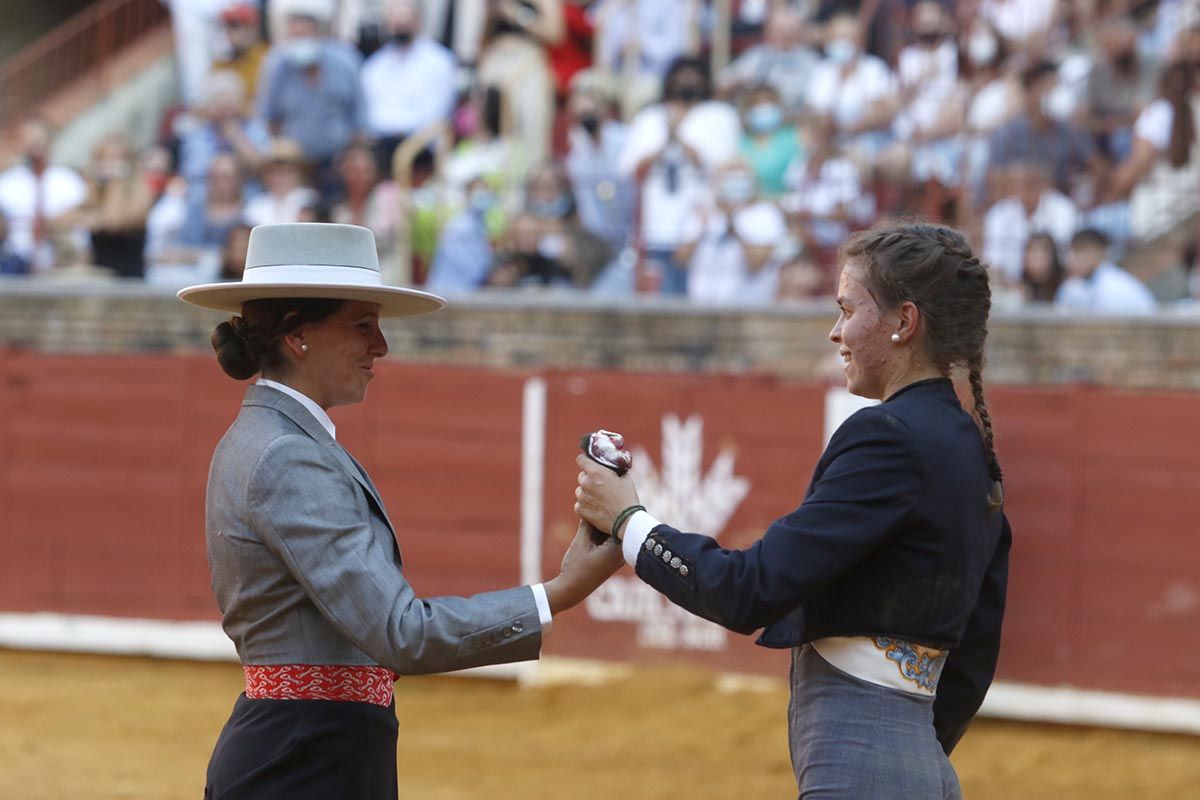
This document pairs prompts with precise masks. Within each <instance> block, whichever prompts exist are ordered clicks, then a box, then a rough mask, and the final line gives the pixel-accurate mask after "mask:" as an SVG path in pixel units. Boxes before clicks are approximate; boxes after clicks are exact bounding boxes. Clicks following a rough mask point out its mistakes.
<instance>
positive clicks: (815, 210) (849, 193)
mask: <svg viewBox="0 0 1200 800" xmlns="http://www.w3.org/2000/svg"><path fill="white" fill-rule="evenodd" d="M806 133H807V139H808V143H809V146H808V155H807V157H806V158H804V159H803V160H798V161H797V162H796V163H795V164H794V165H793V166H792V168H791V169H789V170H788V175H787V184H788V194H787V195H786V196H785V197H784V198H783V200H782V201H781V206H782V207H783V209H784V211H786V212H787V214H788V217H789V218H790V220H791V222H792V225H793V227H794V229H795V231H796V233H797V235H798V237H799V238H800V240H801V242H802V244H803V246H804V249H805V250H806V251H807V252H809V253H811V254H812V256H813V257H814V258H817V259H821V260H823V261H829V260H831V258H832V256H833V254H834V253H835V252H836V250H837V248H838V247H839V246H841V243H842V242H843V241H845V239H846V237H847V236H848V235H849V234H850V232H851V230H853V229H856V228H861V227H864V226H865V225H866V224H867V223H868V222H869V221H870V220H871V219H872V218H873V217H874V213H875V199H874V197H873V196H872V195H871V193H870V192H868V191H866V190H865V189H864V187H863V181H862V175H861V173H860V172H859V168H858V165H857V164H855V163H854V161H853V160H852V159H850V158H849V157H847V156H846V155H845V154H844V153H843V152H842V149H841V148H840V147H839V146H838V143H837V138H836V136H835V133H834V123H833V121H832V120H830V119H818V120H815V121H814V122H813V123H812V125H811V126H810V127H809V128H808V130H807V131H806Z"/></svg>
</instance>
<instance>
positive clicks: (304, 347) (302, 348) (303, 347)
mask: <svg viewBox="0 0 1200 800" xmlns="http://www.w3.org/2000/svg"><path fill="white" fill-rule="evenodd" d="M300 349H301V350H303V351H304V352H305V353H307V352H308V345H306V344H302V345H300Z"/></svg>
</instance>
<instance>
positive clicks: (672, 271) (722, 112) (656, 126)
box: [617, 58, 742, 294]
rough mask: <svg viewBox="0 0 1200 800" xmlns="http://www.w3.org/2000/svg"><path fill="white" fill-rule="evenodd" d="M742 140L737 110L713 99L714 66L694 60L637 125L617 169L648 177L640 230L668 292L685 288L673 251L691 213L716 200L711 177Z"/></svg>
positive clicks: (674, 71)
mask: <svg viewBox="0 0 1200 800" xmlns="http://www.w3.org/2000/svg"><path fill="white" fill-rule="evenodd" d="M741 139H742V123H741V119H740V118H739V117H738V113H737V109H735V108H734V107H733V106H731V105H729V104H728V103H724V102H721V101H718V100H713V99H712V87H711V82H710V80H709V75H708V68H707V65H706V64H705V63H704V62H703V61H701V60H699V59H695V58H681V59H679V60H677V61H676V62H675V63H674V64H672V65H671V69H670V70H668V71H667V76H666V78H665V79H664V80H663V102H662V103H658V104H655V105H652V106H649V107H647V108H645V109H643V110H642V111H640V112H639V113H638V115H637V116H636V117H634V118H633V121H632V122H631V123H630V126H629V135H628V137H627V138H626V140H625V146H624V147H623V148H622V150H621V157H620V160H619V162H618V166H617V168H618V171H619V174H620V175H622V176H625V177H632V178H634V179H635V180H637V181H639V182H640V183H641V214H640V218H639V220H638V225H639V228H640V231H639V232H640V235H641V240H642V244H643V248H644V250H645V253H646V257H647V260H648V261H649V262H650V263H651V264H653V265H654V268H655V269H656V270H658V271H661V277H662V281H661V290H662V292H663V293H664V294H682V293H683V292H684V291H685V287H686V281H685V274H684V271H683V269H682V266H681V265H680V264H678V263H677V262H675V260H674V258H673V254H674V251H675V249H676V248H678V247H679V246H680V245H682V244H685V243H686V237H685V233H686V229H685V226H686V224H687V221H688V219H689V218H690V217H691V216H692V215H693V214H694V213H695V212H696V211H697V209H698V208H700V207H702V206H704V205H706V204H709V203H711V192H710V189H709V187H708V176H709V175H710V174H711V172H712V170H715V169H716V168H717V167H718V166H720V165H722V164H724V163H726V162H728V161H731V160H732V159H734V158H736V157H737V155H738V150H739V148H740V146H741Z"/></svg>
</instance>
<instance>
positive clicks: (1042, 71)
mask: <svg viewBox="0 0 1200 800" xmlns="http://www.w3.org/2000/svg"><path fill="white" fill-rule="evenodd" d="M1057 74H1058V65H1057V64H1055V63H1054V62H1053V61H1038V62H1035V63H1033V64H1031V65H1029V66H1028V67H1026V68H1025V69H1024V70H1022V72H1021V86H1022V88H1024V89H1025V91H1029V90H1030V89H1032V88H1033V87H1034V86H1035V85H1036V84H1037V83H1038V82H1039V81H1041V80H1042V79H1043V78H1045V77H1046V76H1048V75H1057Z"/></svg>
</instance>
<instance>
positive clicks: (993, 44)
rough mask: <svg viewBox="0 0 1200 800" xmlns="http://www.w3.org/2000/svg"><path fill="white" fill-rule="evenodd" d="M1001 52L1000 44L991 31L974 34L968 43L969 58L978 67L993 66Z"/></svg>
mask: <svg viewBox="0 0 1200 800" xmlns="http://www.w3.org/2000/svg"><path fill="white" fill-rule="evenodd" d="M999 51H1000V43H999V42H997V41H996V37H995V35H994V34H993V33H992V32H991V31H980V32H978V33H973V34H971V38H970V40H969V41H968V42H967V57H968V58H970V59H971V63H972V64H974V65H975V66H977V67H983V66H987V65H988V64H991V63H992V60H993V59H995V58H996V53H998V52H999Z"/></svg>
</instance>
